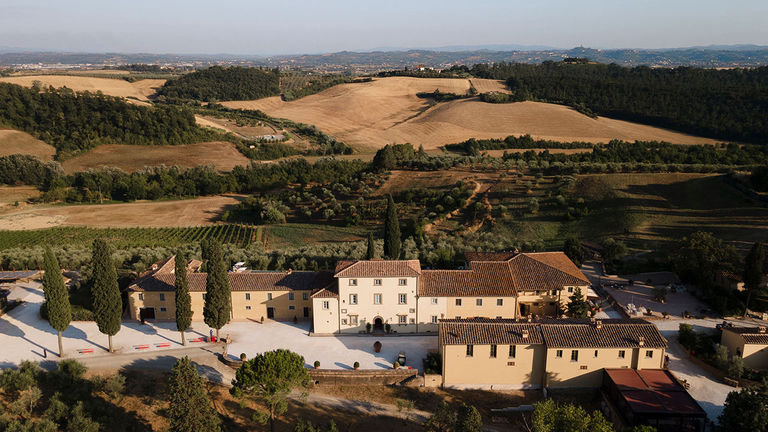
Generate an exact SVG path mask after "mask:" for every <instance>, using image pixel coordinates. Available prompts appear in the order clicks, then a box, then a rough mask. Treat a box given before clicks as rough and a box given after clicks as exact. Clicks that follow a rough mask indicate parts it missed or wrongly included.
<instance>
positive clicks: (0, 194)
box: [0, 186, 40, 214]
mask: <svg viewBox="0 0 768 432" xmlns="http://www.w3.org/2000/svg"><path fill="white" fill-rule="evenodd" d="M39 196H40V191H39V190H38V189H37V187H35V186H0V214H4V213H9V212H15V211H19V210H22V209H24V208H27V207H28V206H29V204H27V200H30V199H32V198H37V197H39Z"/></svg>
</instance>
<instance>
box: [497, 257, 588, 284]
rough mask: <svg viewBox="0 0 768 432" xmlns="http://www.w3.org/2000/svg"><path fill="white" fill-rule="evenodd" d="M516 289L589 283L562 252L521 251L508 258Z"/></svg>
mask: <svg viewBox="0 0 768 432" xmlns="http://www.w3.org/2000/svg"><path fill="white" fill-rule="evenodd" d="M509 266H510V269H511V271H512V274H513V275H514V279H515V285H516V287H517V290H518V291H526V290H537V289H538V290H548V289H562V288H563V287H564V286H567V285H577V286H578V285H589V279H587V277H586V276H584V273H582V272H581V270H579V268H578V267H576V264H574V263H573V261H571V260H570V258H568V256H567V255H566V254H564V253H563V252H537V253H522V254H518V255H516V256H515V257H514V258H512V259H510V260H509Z"/></svg>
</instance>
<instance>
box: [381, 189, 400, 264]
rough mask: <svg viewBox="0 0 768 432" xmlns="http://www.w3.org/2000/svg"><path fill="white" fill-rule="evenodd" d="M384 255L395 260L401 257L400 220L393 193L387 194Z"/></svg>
mask: <svg viewBox="0 0 768 432" xmlns="http://www.w3.org/2000/svg"><path fill="white" fill-rule="evenodd" d="M384 256H385V257H386V258H388V259H393V260H396V259H398V258H400V221H399V220H398V219H397V205H396V204H395V200H393V199H392V195H391V194H390V195H387V214H386V216H385V218H384Z"/></svg>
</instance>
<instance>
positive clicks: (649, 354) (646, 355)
mask: <svg viewBox="0 0 768 432" xmlns="http://www.w3.org/2000/svg"><path fill="white" fill-rule="evenodd" d="M645 358H653V351H651V350H648V351H646V352H645Z"/></svg>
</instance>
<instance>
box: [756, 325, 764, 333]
mask: <svg viewBox="0 0 768 432" xmlns="http://www.w3.org/2000/svg"><path fill="white" fill-rule="evenodd" d="M757 332H758V333H760V334H765V326H760V327H758V328H757Z"/></svg>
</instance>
